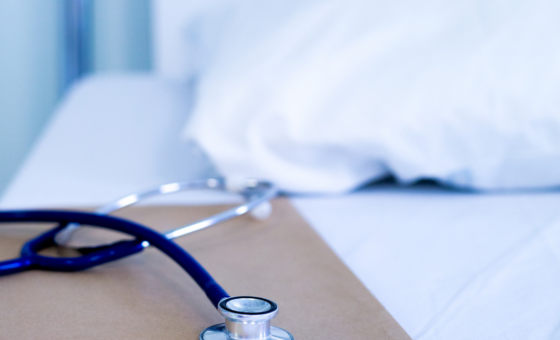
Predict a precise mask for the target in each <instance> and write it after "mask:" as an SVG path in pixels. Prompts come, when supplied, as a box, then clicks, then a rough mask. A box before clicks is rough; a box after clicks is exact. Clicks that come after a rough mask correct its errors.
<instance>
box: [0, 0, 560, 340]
mask: <svg viewBox="0 0 560 340" xmlns="http://www.w3.org/2000/svg"><path fill="white" fill-rule="evenodd" d="M157 3H158V2H156V4H157ZM171 3H172V1H168V2H165V1H162V2H161V4H160V5H159V7H157V6H156V23H157V24H156V32H157V35H158V36H164V37H165V38H164V39H158V40H157V41H158V43H157V44H156V46H157V49H158V51H157V56H158V57H157V60H158V65H157V70H158V72H156V74H122V75H105V76H95V77H91V78H89V79H86V80H84V81H82V82H80V83H78V84H77V85H76V86H75V87H74V88H73V89H72V91H71V92H70V93H69V94H68V95H67V97H66V98H65V100H64V101H63V102H62V104H61V105H60V106H59V107H58V109H57V111H56V113H55V115H54V116H53V118H52V120H51V122H50V124H49V126H48V127H47V128H46V130H45V132H44V133H43V135H42V136H41V138H40V139H39V141H38V143H37V145H36V147H35V148H34V150H33V152H32V153H31V154H30V156H29V157H28V159H27V161H26V162H25V164H24V165H23V167H22V168H21V170H20V171H19V173H18V175H17V176H16V178H15V179H14V180H13V181H12V183H11V185H10V186H9V188H8V190H7V191H6V193H5V194H4V196H3V197H2V200H1V201H0V205H1V207H2V208H23V207H26V208H29V207H59V206H65V207H68V206H76V207H83V206H100V205H103V204H104V203H106V202H109V201H111V200H113V199H115V198H117V197H120V196H123V195H124V194H128V193H131V192H136V191H138V190H139V189H146V188H149V187H152V186H155V185H159V184H162V183H166V182H172V181H177V180H188V179H196V178H205V177H209V176H215V175H216V170H215V169H214V168H213V167H212V164H211V163H210V162H209V161H208V159H206V158H205V156H204V154H203V153H201V152H200V150H198V149H197V148H196V146H193V145H190V144H188V143H185V142H184V141H182V140H180V138H179V135H180V131H179V129H180V127H181V126H182V125H183V123H184V122H185V120H186V119H187V114H186V113H187V112H188V111H189V109H190V107H191V104H192V100H193V98H192V96H193V92H192V88H191V87H190V85H189V84H185V83H182V82H181V81H179V80H178V79H180V78H181V72H183V70H184V67H185V66H184V64H183V63H184V61H182V60H177V58H176V55H177V54H176V53H175V52H176V50H177V49H180V44H176V43H175V42H176V41H175V42H174V41H173V39H174V38H175V39H177V34H176V33H175V35H174V34H172V33H173V32H174V30H176V27H174V25H175V23H176V22H177V21H178V20H179V18H175V19H176V20H175V19H174V18H173V17H169V16H168V14H169V12H170V11H171V10H170V8H171V7H170V6H171V5H170V4H171ZM158 15H160V16H164V15H166V18H168V20H166V21H165V24H164V22H163V20H159V21H158V20H157V18H158ZM176 16H178V14H176ZM290 200H291V202H292V204H293V205H294V206H295V207H296V208H297V209H298V211H299V212H300V213H301V214H302V216H303V217H304V218H305V219H306V220H307V221H308V222H309V223H310V224H311V226H312V227H313V228H314V229H315V230H316V231H317V232H318V233H319V235H320V236H321V237H322V238H323V239H324V241H325V242H326V243H327V244H328V245H329V246H330V247H331V248H332V249H333V250H334V251H335V253H336V254H337V255H338V256H339V257H340V258H341V259H342V260H343V261H344V263H345V264H346V265H347V266H348V267H349V268H350V269H351V270H352V271H353V273H354V274H355V275H356V276H357V277H358V278H359V279H360V280H361V281H362V282H363V283H364V285H365V286H366V287H367V288H368V289H369V291H370V292H371V293H372V294H373V295H375V296H376V297H377V299H378V300H379V301H380V302H381V303H382V304H383V305H384V306H385V308H386V309H387V310H388V311H389V312H390V313H391V315H392V316H393V317H394V318H395V319H396V320H397V321H398V322H399V323H400V325H401V326H402V327H403V328H404V329H405V330H406V331H407V333H408V334H409V335H410V336H411V337H412V338H413V339H455V340H458V339H556V338H560V327H559V325H560V317H559V316H558V315H560V295H559V294H557V290H558V287H559V286H560V270H559V269H560V267H559V263H560V261H559V258H560V213H559V209H558V207H560V195H559V194H558V193H557V192H554V191H541V192H521V193H495V194H476V193H472V192H466V191H456V190H450V189H446V188H442V187H439V186H436V185H433V184H421V185H416V186H410V187H399V186H396V185H394V184H391V183H381V184H374V185H370V186H366V187H364V188H363V189H361V190H358V191H356V192H353V193H351V194H347V195H337V196H297V197H291V198H290ZM233 201H235V198H234V197H231V196H228V195H225V194H216V193H196V194H193V195H183V196H178V197H173V196H170V197H168V198H165V201H158V202H157V204H214V203H215V204H218V203H231V202H233Z"/></svg>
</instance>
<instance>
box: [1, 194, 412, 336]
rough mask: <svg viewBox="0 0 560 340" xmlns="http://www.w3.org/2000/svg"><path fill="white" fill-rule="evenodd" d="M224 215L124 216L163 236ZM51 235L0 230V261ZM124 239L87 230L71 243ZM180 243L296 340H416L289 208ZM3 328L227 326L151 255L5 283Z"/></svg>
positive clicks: (123, 330) (157, 211) (86, 330)
mask: <svg viewBox="0 0 560 340" xmlns="http://www.w3.org/2000/svg"><path fill="white" fill-rule="evenodd" d="M223 209H224V207H220V206H205V207H193V206H145V207H133V208H127V209H125V210H123V211H122V212H120V213H119V215H120V216H122V217H126V218H130V219H132V220H134V221H137V222H140V223H144V224H146V225H148V226H150V227H152V228H154V229H157V230H160V231H164V230H168V229H172V228H175V227H178V226H181V225H184V224H186V223H188V222H190V221H195V220H197V219H200V218H203V217H205V216H208V215H209V214H214V213H217V212H219V211H221V210H223ZM343 227H344V226H341V228H343ZM45 228H46V226H44V225H30V224H25V225H24V224H20V225H17V224H6V225H2V226H1V228H0V259H8V258H13V257H15V256H16V255H17V254H18V253H19V249H20V247H21V245H22V244H23V243H24V242H25V241H26V240H28V239H29V238H31V237H33V236H35V235H37V233H38V232H40V231H41V230H45ZM118 237H120V235H115V234H112V233H107V232H101V231H99V230H98V229H93V228H87V229H84V231H82V232H81V233H80V234H79V235H77V237H76V239H75V240H74V242H76V243H83V242H86V240H87V241H88V242H92V241H93V242H97V241H102V240H108V239H115V238H118ZM177 243H178V244H180V245H181V246H182V247H184V248H185V249H186V250H187V251H189V252H190V253H191V254H192V255H193V256H194V257H195V258H196V259H197V260H198V261H200V262H201V264H202V265H203V266H204V267H206V269H207V270H208V271H209V272H210V273H211V274H212V275H213V276H214V278H215V279H216V281H218V282H219V283H220V284H221V285H222V286H223V287H224V288H225V289H226V291H227V292H228V293H229V294H230V295H232V296H233V295H252V296H261V297H265V298H268V299H271V300H273V301H275V302H277V303H278V305H279V309H280V313H279V315H278V317H277V318H275V319H274V320H273V325H275V326H278V327H281V328H284V329H286V330H288V331H290V332H291V333H292V334H293V335H294V337H295V339H309V340H313V339H316V340H319V339H322V340H323V339H349V340H350V339H403V340H404V339H410V338H409V337H408V335H407V334H406V333H405V332H404V330H403V329H402V328H401V327H400V326H399V325H398V324H397V322H396V321H395V320H394V319H393V318H392V317H391V316H390V315H389V313H388V312H387V311H386V310H385V309H384V308H383V306H381V304H380V303H379V302H378V301H377V300H376V299H375V298H374V297H373V296H372V295H371V294H370V293H369V291H368V290H367V289H366V288H365V287H364V286H363V285H362V284H361V283H360V282H359V281H358V279H356V277H355V276H354V275H353V274H352V273H351V272H350V271H349V270H348V269H347V268H346V266H345V265H344V264H343V263H342V262H341V261H340V260H339V259H338V257H337V256H336V255H335V254H334V253H333V252H332V251H331V250H330V249H329V248H328V246H327V245H326V244H325V243H324V242H323V241H322V240H321V239H320V237H319V236H318V235H317V234H316V233H315V232H314V231H313V229H312V228H311V227H310V226H309V225H308V224H307V223H306V222H305V221H304V220H303V219H302V218H301V216H300V215H299V214H298V213H297V212H296V211H295V210H294V209H293V208H292V207H291V205H290V204H289V202H288V201H287V200H283V199H280V200H276V201H275V202H274V212H273V214H272V216H271V218H269V219H268V220H266V221H264V222H262V221H255V220H253V219H251V218H250V217H240V218H236V219H234V220H231V221H228V222H226V223H224V224H222V225H220V226H216V227H212V228H209V229H207V230H203V231H199V232H196V233H194V234H192V235H188V236H186V237H184V238H181V239H178V240H177ZM0 320H2V325H1V326H0V339H97V340H99V339H181V340H186V339H192V340H195V339H198V336H199V334H200V332H201V331H202V330H203V329H204V328H206V327H208V326H210V325H212V324H216V323H222V322H223V317H222V316H220V314H219V313H218V312H217V311H216V309H215V308H214V307H213V306H212V305H211V304H210V302H209V301H208V300H207V298H206V296H205V295H204V293H203V292H202V291H201V290H200V288H199V287H198V286H197V285H196V284H195V283H194V281H193V280H192V279H191V278H190V277H188V276H187V274H185V273H184V272H183V271H182V270H181V269H180V267H179V266H178V265H176V264H175V263H174V262H173V261H171V260H170V259H168V258H167V257H166V256H165V255H163V254H162V253H160V252H159V251H158V250H156V249H148V250H146V251H144V252H143V253H141V254H138V255H134V256H131V257H130V258H127V259H123V260H120V261H117V262H115V263H110V264H106V265H103V266H100V267H97V268H93V269H90V270H87V271H84V272H78V273H52V272H42V271H29V272H26V273H21V274H17V275H12V276H5V277H0Z"/></svg>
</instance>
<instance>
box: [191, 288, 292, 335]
mask: <svg viewBox="0 0 560 340" xmlns="http://www.w3.org/2000/svg"><path fill="white" fill-rule="evenodd" d="M218 310H219V311H220V313H221V314H222V315H223V316H224V317H225V318H226V322H225V323H221V324H218V325H214V326H211V327H208V328H206V329H205V330H204V331H203V332H202V333H200V340H267V339H275V340H294V337H293V336H292V335H291V334H290V333H288V332H287V331H285V330H283V329H282V328H278V327H274V326H271V324H270V320H272V319H273V318H274V317H275V316H276V315H278V305H277V304H276V303H274V302H272V301H270V300H267V299H263V298H259V297H253V296H235V297H228V298H225V299H222V300H221V301H220V303H219V304H218Z"/></svg>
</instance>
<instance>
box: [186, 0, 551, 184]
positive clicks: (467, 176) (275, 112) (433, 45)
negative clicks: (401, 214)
mask: <svg viewBox="0 0 560 340" xmlns="http://www.w3.org/2000/svg"><path fill="white" fill-rule="evenodd" d="M559 17H560V2H554V1H545V0H537V1H529V0H523V1H515V2H503V1H492V0H490V1H488V0H477V1H470V0H469V1H467V0H460V1H453V2H449V1H443V0H428V1H421V2H418V1H412V0H398V1H378V0H375V1H370V0H367V1H366V0H350V1H346V0H345V1H343V0H328V1H315V0H271V1H266V2H263V1H253V0H250V1H242V2H239V1H235V2H233V1H224V2H223V3H222V5H220V6H214V7H212V9H210V10H208V11H206V12H203V13H202V14H200V13H199V14H198V15H193V18H195V19H193V20H192V21H190V22H189V23H186V25H187V24H188V27H190V30H189V34H185V36H186V37H187V36H188V37H189V39H190V41H191V42H192V45H191V49H190V52H189V58H192V60H193V65H195V66H196V67H197V68H198V69H197V70H196V72H197V76H198V77H199V79H200V84H199V88H198V91H197V93H198V97H197V102H196V106H195V110H194V116H193V119H192V121H191V124H190V125H188V128H187V131H186V135H187V136H188V137H189V138H193V139H194V140H196V141H197V142H198V143H199V144H200V145H201V146H202V147H203V148H204V149H205V150H206V151H207V152H208V153H209V155H210V157H211V159H212V160H213V162H214V163H215V164H216V165H217V167H218V169H219V170H220V171H221V172H222V173H224V174H226V175H236V176H239V175H242V176H257V177H262V178H267V179H270V180H273V181H275V182H277V183H278V184H279V185H280V186H281V188H283V189H285V190H287V191H290V192H340V191H345V190H349V189H352V188H355V187H357V186H359V185H360V184H362V183H364V182H367V181H370V180H372V179H376V178H380V177H383V176H386V175H388V174H394V175H395V176H396V177H397V179H398V180H399V181H401V182H403V183H409V182H412V181H415V180H417V179H419V178H433V179H437V180H439V181H441V182H443V183H447V184H450V185H453V186H459V187H467V188H475V189H512V188H535V187H547V186H557V185H559V184H560V171H559V170H560V148H559V145H560V114H559V112H560V95H558V94H559V93H560V44H559V43H558V32H560V20H558V18H559Z"/></svg>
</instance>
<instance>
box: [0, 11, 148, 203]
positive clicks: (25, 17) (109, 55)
mask: <svg viewBox="0 0 560 340" xmlns="http://www.w3.org/2000/svg"><path fill="white" fill-rule="evenodd" d="M63 1H66V0H0V194H1V192H2V190H3V189H4V188H5V187H6V185H7V184H8V183H9V180H10V178H11V177H12V176H13V175H14V173H15V172H16V171H17V169H18V167H19V166H20V165H21V163H22V161H23V160H24V159H25V155H26V154H27V152H28V151H29V150H30V149H31V147H32V145H33V142H34V141H35V140H36V138H37V136H38V135H39V134H40V132H41V130H42V128H43V127H44V125H45V124H46V123H47V122H48V119H49V117H50V115H51V114H52V112H53V110H54V108H55V107H56V103H57V101H58V100H59V99H60V98H61V96H62V94H63V93H62V92H63V89H62V77H61V74H62V73H61V68H62V62H63V60H64V59H63V53H62V51H63V50H62V47H63V27H64V26H63V19H64V15H63V8H64V7H63V6H64V3H63ZM150 5H151V4H150V0H93V9H94V12H93V18H94V29H93V31H94V32H93V44H92V45H93V46H92V47H93V49H92V56H91V58H92V72H123V71H148V70H150V69H151V65H152V57H151V34H150V30H151V24H150Z"/></svg>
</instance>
